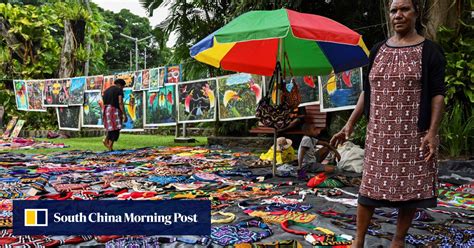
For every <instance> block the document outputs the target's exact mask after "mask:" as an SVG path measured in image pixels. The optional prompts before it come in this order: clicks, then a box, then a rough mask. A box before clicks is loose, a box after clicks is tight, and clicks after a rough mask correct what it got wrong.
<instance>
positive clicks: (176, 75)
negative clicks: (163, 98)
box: [166, 65, 182, 84]
mask: <svg viewBox="0 0 474 248" xmlns="http://www.w3.org/2000/svg"><path fill="white" fill-rule="evenodd" d="M181 77H182V75H181V65H174V66H167V67H166V78H167V80H166V83H169V84H171V83H173V84H175V83H178V82H181V80H182V78H181Z"/></svg>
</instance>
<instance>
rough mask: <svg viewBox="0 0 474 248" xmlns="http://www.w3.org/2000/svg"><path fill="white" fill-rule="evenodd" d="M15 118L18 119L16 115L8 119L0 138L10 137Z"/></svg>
mask: <svg viewBox="0 0 474 248" xmlns="http://www.w3.org/2000/svg"><path fill="white" fill-rule="evenodd" d="M17 120H18V116H13V117H12V118H11V119H10V121H9V122H8V124H7V126H6V127H5V132H3V134H2V139H8V138H10V134H11V133H12V131H13V128H14V127H15V125H16V121H17Z"/></svg>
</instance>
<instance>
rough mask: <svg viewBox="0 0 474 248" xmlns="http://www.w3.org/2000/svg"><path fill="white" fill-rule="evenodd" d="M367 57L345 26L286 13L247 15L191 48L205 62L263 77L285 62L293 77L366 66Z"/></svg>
mask: <svg viewBox="0 0 474 248" xmlns="http://www.w3.org/2000/svg"><path fill="white" fill-rule="evenodd" d="M368 54H369V51H368V50H367V48H366V46H365V44H364V41H363V40H362V36H361V35H360V34H358V33H356V32H354V31H352V30H351V29H349V28H348V27H346V26H344V25H342V24H340V23H338V22H336V21H333V20H331V19H328V18H326V17H322V16H318V15H312V14H304V13H299V12H296V11H292V10H288V9H279V10H272V11H250V12H247V13H245V14H243V15H241V16H239V17H237V18H236V19H234V20H233V21H231V22H230V23H228V24H227V25H225V26H224V27H222V28H220V29H219V30H217V31H216V32H214V33H212V34H210V35H209V36H207V37H206V38H204V39H203V40H201V41H199V42H198V43H197V44H195V45H194V46H193V47H191V56H192V57H194V58H195V59H196V60H198V61H201V62H203V63H206V64H209V65H212V66H214V67H217V68H219V67H222V68H223V69H225V70H230V71H237V72H247V73H253V74H259V75H266V76H270V75H272V74H273V72H274V70H275V65H276V62H277V60H279V61H283V59H284V58H287V59H288V62H289V64H290V66H288V65H287V64H285V65H284V66H285V68H284V69H286V70H287V71H289V67H291V69H292V72H293V75H300V76H304V75H328V74H329V73H331V71H334V72H336V73H337V72H341V71H346V70H349V69H353V68H356V67H361V66H364V65H366V64H367V63H368ZM282 66H283V65H282Z"/></svg>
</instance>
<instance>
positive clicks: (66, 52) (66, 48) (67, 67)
mask: <svg viewBox="0 0 474 248" xmlns="http://www.w3.org/2000/svg"><path fill="white" fill-rule="evenodd" d="M75 43H76V41H75V39H74V31H73V29H72V23H71V21H70V20H64V41H63V47H62V49H61V58H60V64H59V75H58V76H59V77H60V78H68V77H71V76H73V74H74V69H75V68H74V64H75V58H74V51H75V47H76V46H75Z"/></svg>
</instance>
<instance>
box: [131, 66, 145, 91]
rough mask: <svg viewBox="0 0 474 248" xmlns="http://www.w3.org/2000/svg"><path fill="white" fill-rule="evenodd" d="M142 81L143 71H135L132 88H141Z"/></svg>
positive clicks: (135, 89)
mask: <svg viewBox="0 0 474 248" xmlns="http://www.w3.org/2000/svg"><path fill="white" fill-rule="evenodd" d="M142 83H143V71H136V72H135V78H134V83H133V90H134V91H139V90H142Z"/></svg>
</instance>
